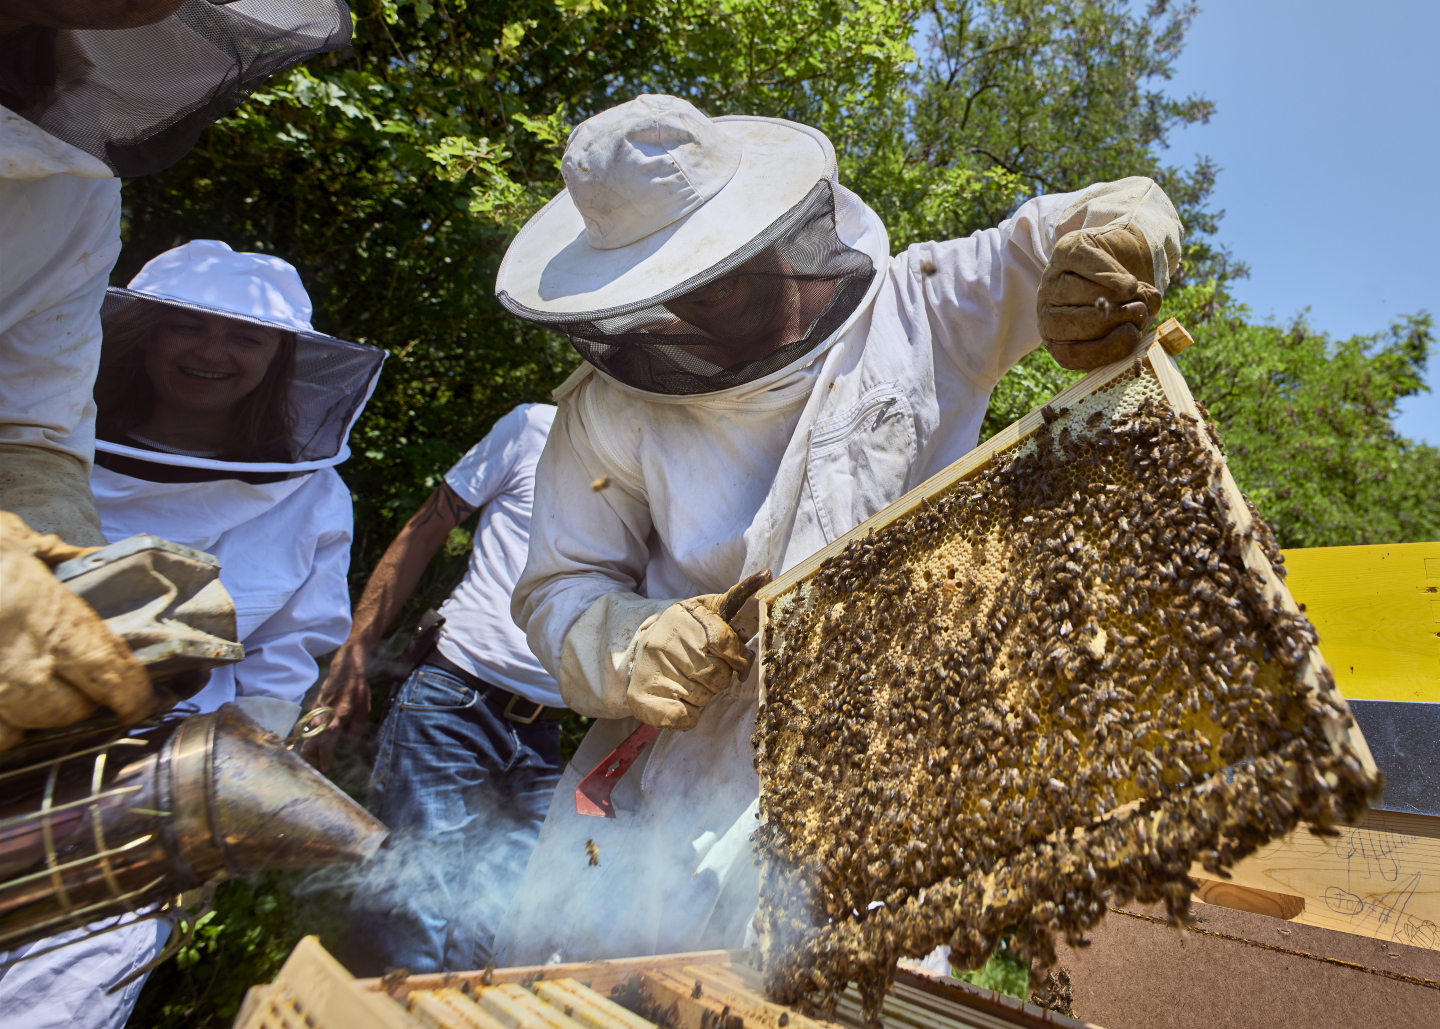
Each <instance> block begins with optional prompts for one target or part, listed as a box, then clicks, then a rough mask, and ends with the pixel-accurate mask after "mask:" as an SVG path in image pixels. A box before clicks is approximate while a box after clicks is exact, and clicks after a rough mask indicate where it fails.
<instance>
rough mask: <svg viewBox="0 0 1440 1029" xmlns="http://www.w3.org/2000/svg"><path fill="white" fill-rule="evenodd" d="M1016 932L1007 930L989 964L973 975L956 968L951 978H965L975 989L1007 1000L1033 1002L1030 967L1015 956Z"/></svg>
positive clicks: (993, 952)
mask: <svg viewBox="0 0 1440 1029" xmlns="http://www.w3.org/2000/svg"><path fill="white" fill-rule="evenodd" d="M1015 932H1016V931H1015V930H1013V929H1011V930H1007V931H1006V932H1005V933H1004V934H1003V935H1002V936H1001V937H1000V942H999V943H997V944H996V945H995V949H994V950H993V951H991V952H990V956H989V957H988V958H986V959H985V964H984V965H983V966H981V967H980V968H979V969H977V970H975V971H973V972H967V971H963V970H961V969H958V968H957V969H953V970H952V971H951V973H950V974H951V975H953V976H954V977H955V978H956V979H963V980H965V981H966V982H967V983H970V984H971V985H972V986H979V987H981V988H982V989H986V990H994V991H995V992H996V993H1003V994H1005V996H1007V997H1018V998H1019V999H1020V1000H1029V999H1030V966H1029V965H1028V964H1026V963H1025V962H1024V961H1021V960H1020V959H1019V958H1018V957H1016V956H1015V954H1014V952H1013V950H1012V949H1011V943H1012V942H1013V941H1014V938H1015Z"/></svg>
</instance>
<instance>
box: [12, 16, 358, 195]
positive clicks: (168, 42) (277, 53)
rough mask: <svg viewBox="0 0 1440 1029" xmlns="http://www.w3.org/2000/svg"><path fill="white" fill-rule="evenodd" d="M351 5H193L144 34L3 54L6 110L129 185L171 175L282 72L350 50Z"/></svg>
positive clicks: (19, 40)
mask: <svg viewBox="0 0 1440 1029" xmlns="http://www.w3.org/2000/svg"><path fill="white" fill-rule="evenodd" d="M350 34H351V25H350V11H349V8H347V7H346V5H345V3H344V2H343V0H184V2H183V3H182V4H181V5H180V7H179V8H178V9H176V11H175V13H174V14H172V15H170V16H169V17H168V18H165V19H162V20H161V21H158V22H156V23H155V24H153V25H145V26H141V27H139V28H133V29H60V30H55V29H44V28H38V27H35V26H31V27H29V28H26V29H22V30H21V31H19V32H17V33H15V34H13V35H11V36H10V37H8V38H7V39H6V40H5V41H4V42H3V43H0V104H3V105H4V106H5V107H8V108H9V109H10V110H12V111H14V112H15V113H16V114H18V115H20V116H21V117H23V118H26V119H28V120H29V121H32V122H34V123H35V124H36V125H38V126H40V128H42V129H44V130H45V131H46V132H48V133H50V134H51V135H52V136H56V137H58V138H60V139H63V140H64V141H65V142H67V143H70V144H71V145H73V146H76V147H78V148H80V149H81V150H84V151H85V152H86V153H89V154H93V155H94V156H95V157H98V158H99V159H100V160H102V161H104V162H105V163H106V164H108V165H109V166H110V167H111V168H112V169H113V170H114V171H115V173H116V174H117V175H120V176H123V177H127V178H128V177H131V176H136V175H149V174H152V173H154V172H158V171H162V170H164V169H165V168H168V167H169V166H170V165H172V164H174V163H175V162H176V161H178V160H179V159H180V158H181V157H183V156H184V155H185V153H186V151H188V150H189V149H190V147H191V146H193V145H194V143H195V140H196V139H197V138H198V137H199V135H200V133H201V131H202V130H203V129H204V128H205V127H206V126H207V125H209V124H210V123H211V122H213V121H215V120H216V119H217V118H222V117H224V116H225V115H227V114H229V113H230V112H231V111H233V110H234V109H235V108H236V107H238V106H239V105H240V103H241V102H242V101H244V100H245V98H246V97H248V96H249V95H250V94H251V93H253V92H254V91H255V90H256V89H258V88H259V87H260V86H261V84H262V83H264V81H265V80H266V79H267V78H269V77H270V76H271V75H274V74H275V73H276V72H279V71H284V70H285V69H286V68H290V67H292V66H294V65H295V64H298V63H299V62H301V61H303V60H305V59H307V58H309V57H313V56H314V55H316V54H319V53H325V52H327V51H331V50H338V49H340V48H341V47H343V46H345V45H346V44H347V43H349V42H350Z"/></svg>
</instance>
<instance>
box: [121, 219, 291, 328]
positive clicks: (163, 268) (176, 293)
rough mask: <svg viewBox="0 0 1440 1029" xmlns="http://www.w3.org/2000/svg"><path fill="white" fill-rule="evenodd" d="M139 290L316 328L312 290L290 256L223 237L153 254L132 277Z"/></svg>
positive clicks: (277, 323)
mask: <svg viewBox="0 0 1440 1029" xmlns="http://www.w3.org/2000/svg"><path fill="white" fill-rule="evenodd" d="M129 288H130V289H132V290H134V291H135V292H137V293H149V294H151V295H152V296H157V297H165V298H166V299H169V300H180V301H183V302H185V303H189V304H199V305H201V306H203V307H212V308H216V309H218V310H221V311H228V312H230V313H232V314H237V315H242V316H244V317H246V318H255V319H258V320H260V321H265V322H272V323H274V324H276V325H283V326H285V327H286V328H289V329H293V330H295V331H297V332H313V331H314V329H313V327H312V326H311V324H310V316H311V313H312V311H313V307H312V305H311V303H310V294H308V293H306V292H305V286H304V284H303V283H301V281H300V273H299V272H297V271H296V270H295V266H294V265H292V264H290V263H289V262H288V261H282V260H281V259H280V258H278V257H271V256H269V255H267V254H251V253H243V252H240V253H237V252H236V251H234V250H231V249H230V247H229V245H228V244H226V243H222V242H221V241H220V240H218V239H192V240H191V241H190V242H189V243H186V244H185V245H184V246H178V247H176V248H175V249H173V250H167V251H165V252H164V253H163V254H161V255H159V256H158V257H155V258H153V259H151V260H150V261H149V262H147V263H146V265H145V267H143V268H141V269H140V274H138V275H136V276H135V278H133V279H131V280H130V286H129Z"/></svg>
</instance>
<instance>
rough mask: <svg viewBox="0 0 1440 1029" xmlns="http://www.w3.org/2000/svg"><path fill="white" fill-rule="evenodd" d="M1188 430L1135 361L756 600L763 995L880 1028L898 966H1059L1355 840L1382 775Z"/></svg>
mask: <svg viewBox="0 0 1440 1029" xmlns="http://www.w3.org/2000/svg"><path fill="white" fill-rule="evenodd" d="M1160 337H1161V338H1162V339H1164V340H1167V341H1169V340H1175V339H1182V340H1184V341H1186V342H1188V337H1187V336H1185V334H1184V332H1183V330H1181V329H1179V327H1178V325H1175V324H1174V323H1168V324H1167V326H1165V327H1162V330H1161V333H1160ZM1172 345H1173V344H1172ZM1200 414H1201V412H1200V410H1199V409H1197V406H1196V404H1195V402H1194V400H1193V399H1192V397H1191V396H1190V392H1189V389H1188V388H1187V387H1186V385H1185V382H1184V379H1183V378H1182V377H1181V376H1180V373H1179V371H1178V369H1177V368H1176V366H1175V364H1174V361H1173V359H1172V357H1171V356H1170V354H1169V353H1167V351H1166V349H1165V347H1164V346H1162V345H1161V344H1160V343H1152V344H1151V345H1149V346H1147V347H1142V348H1141V350H1140V351H1139V352H1138V353H1137V354H1136V356H1135V357H1133V358H1131V359H1129V360H1127V361H1123V362H1119V363H1117V364H1115V365H1111V366H1109V367H1107V368H1105V369H1101V370H1099V371H1097V372H1094V373H1092V374H1091V375H1089V376H1088V377H1087V378H1085V379H1084V380H1082V381H1081V382H1079V383H1077V384H1076V385H1075V386H1074V387H1072V388H1071V389H1070V390H1067V391H1066V392H1065V393H1063V394H1061V395H1060V396H1059V397H1057V398H1056V399H1055V400H1054V401H1052V403H1051V404H1050V405H1047V406H1046V407H1045V408H1044V409H1042V411H1040V412H1036V413H1034V414H1032V415H1030V416H1027V418H1025V419H1022V420H1021V421H1020V422H1017V423H1016V424H1015V425H1013V426H1011V427H1010V428H1009V429H1007V430H1006V431H1005V432H1002V433H1001V434H999V436H997V437H996V438H995V439H994V440H992V441H991V442H990V443H988V444H987V445H986V446H985V447H982V448H980V449H979V450H977V451H975V452H973V453H972V454H970V455H968V456H967V457H966V458H964V459H962V460H961V461H960V462H957V464H956V465H954V466H952V467H951V468H950V469H948V470H947V471H946V472H944V473H942V474H941V475H939V476H937V477H936V478H935V479H932V480H931V481H930V482H928V483H926V484H925V485H923V486H921V487H920V488H919V489H917V490H915V491H914V492H913V493H911V494H909V495H907V496H906V497H904V498H902V499H901V500H900V501H898V502H897V503H896V504H895V505H892V507H891V508H888V509H887V510H886V511H883V512H881V513H880V514H878V515H876V516H875V517H874V518H872V519H871V520H870V521H869V522H867V523H865V524H864V525H862V526H860V527H859V528H858V529H856V530H855V531H854V532H852V533H850V534H849V535H847V536H846V537H844V538H842V539H840V540H838V541H836V543H835V544H834V545H832V546H831V547H829V548H827V549H826V550H825V551H823V552H822V553H821V554H819V555H817V556H816V557H815V558H814V559H812V560H811V561H809V562H807V563H805V564H803V565H801V566H798V567H797V568H795V569H793V570H792V571H791V572H790V573H789V574H787V575H786V576H785V577H784V578H782V579H780V580H778V581H777V582H776V583H774V584H773V585H771V586H770V587H769V588H767V589H766V590H765V591H764V592H762V594H761V602H762V603H761V606H762V615H763V623H762V624H763V627H762V642H761V650H762V658H761V659H762V663H763V669H762V687H763V693H762V705H761V710H760V714H759V717H758V720H757V730H756V734H755V744H756V747H757V751H758V762H759V764H758V767H759V770H760V776H761V790H762V795H761V817H762V823H763V824H762V826H761V829H760V833H759V842H760V848H761V851H762V856H763V861H764V867H763V872H762V880H761V910H760V930H761V937H762V949H763V952H764V960H765V968H766V975H767V985H768V988H769V990H770V991H771V994H772V996H774V997H776V998H777V999H780V1000H783V1001H795V1000H798V999H800V998H802V997H810V998H812V999H816V1000H818V1001H819V1002H820V1003H821V1004H822V1006H824V1005H826V1004H827V1003H829V1002H831V1001H832V999H833V998H834V997H835V996H836V994H837V992H838V991H840V990H843V989H844V988H845V984H846V983H847V982H850V981H854V982H857V983H858V984H860V987H861V992H862V994H863V995H864V996H865V997H866V1000H867V1004H868V1006H869V1008H870V1010H871V1012H872V1013H873V1012H874V1011H875V1010H876V1009H877V1007H878V1004H879V1002H880V998H881V997H882V996H883V991H884V989H885V986H886V984H887V982H888V981H889V979H890V977H891V976H892V975H893V969H894V967H895V961H896V960H897V959H898V958H900V957H918V956H922V955H924V954H926V953H928V952H929V951H931V950H932V949H933V948H935V947H936V946H939V945H941V944H948V945H949V946H950V947H951V948H952V956H953V959H954V960H956V961H957V962H961V963H965V964H969V965H971V966H974V965H977V964H979V963H980V962H982V961H984V959H985V957H986V955H987V954H989V952H990V951H991V950H992V949H993V947H994V946H995V944H996V942H997V940H998V939H999V937H1000V933H1001V931H1002V930H1003V929H1005V928H1006V927H1010V926H1018V927H1020V928H1021V934H1020V937H1019V938H1018V945H1019V947H1020V949H1021V952H1022V953H1023V954H1026V955H1028V956H1034V957H1038V958H1039V959H1041V960H1042V961H1045V960H1053V941H1054V939H1055V938H1056V937H1057V936H1061V935H1064V936H1065V937H1067V938H1068V939H1070V940H1072V941H1075V940H1078V939H1079V938H1080V936H1081V934H1082V932H1083V930H1084V929H1085V928H1086V927H1087V926H1090V925H1093V924H1095V923H1096V922H1097V921H1098V920H1099V919H1100V918H1101V917H1102V916H1103V915H1104V912H1105V909H1106V906H1107V905H1110V904H1116V903H1124V902H1127V901H1129V900H1132V899H1134V900H1140V901H1158V900H1164V901H1165V902H1166V903H1167V905H1168V907H1169V910H1170V912H1171V916H1172V917H1173V918H1175V919H1177V920H1179V919H1182V918H1183V917H1184V912H1185V910H1186V907H1187V904H1188V901H1189V895H1190V892H1191V889H1192V884H1191V882H1190V880H1189V879H1187V878H1186V873H1187V872H1188V871H1189V869H1190V867H1191V863H1192V861H1198V862H1200V863H1201V864H1202V865H1203V866H1204V867H1205V868H1206V869H1208V870H1211V871H1213V872H1215V873H1216V874H1223V871H1222V870H1223V869H1224V868H1225V867H1227V866H1229V865H1230V864H1232V863H1233V862H1235V861H1236V860H1238V859H1239V858H1241V857H1243V856H1245V855H1246V854H1248V853H1250V852H1252V851H1253V850H1254V849H1255V848H1256V847H1257V846H1259V845H1260V844H1262V843H1264V842H1265V841H1267V840H1269V839H1271V838H1273V837H1275V836H1277V835H1280V834H1283V833H1285V832H1287V831H1289V830H1290V829H1292V828H1294V826H1295V825H1296V823H1297V821H1298V820H1300V819H1304V820H1306V821H1309V822H1312V823H1314V824H1315V825H1317V826H1319V827H1322V829H1323V827H1327V826H1330V825H1332V824H1334V823H1336V822H1341V821H1347V822H1348V821H1353V820H1354V819H1355V818H1356V817H1358V815H1359V813H1360V812H1361V810H1362V809H1363V807H1364V805H1365V802H1366V800H1367V798H1368V797H1370V796H1371V795H1373V794H1374V792H1375V791H1376V789H1377V788H1378V782H1377V780H1378V776H1377V773H1376V771H1375V767H1374V764H1373V762H1372V760H1371V758H1370V753H1369V750H1368V749H1367V747H1366V746H1365V742H1364V740H1363V738H1361V736H1360V734H1359V731H1358V730H1357V729H1355V728H1354V722H1353V720H1352V719H1351V717H1350V714H1349V710H1348V708H1347V706H1346V703H1345V701H1344V699H1343V698H1342V697H1341V696H1340V694H1339V692H1338V691H1337V690H1336V689H1335V685H1334V681H1333V679H1332V677H1331V675H1330V673H1329V670H1328V669H1327V668H1326V667H1325V664H1324V661H1323V659H1322V658H1321V656H1320V653H1319V651H1318V650H1317V649H1316V646H1315V644H1316V637H1315V632H1314V630H1313V629H1312V628H1311V626H1310V624H1309V623H1308V622H1307V621H1306V620H1305V618H1304V616H1303V615H1302V614H1301V613H1300V611H1299V610H1298V608H1297V607H1296V605H1295V603H1294V601H1293V600H1292V599H1291V597H1290V595H1289V593H1288V592H1287V591H1286V589H1285V586H1284V584H1283V581H1282V579H1281V575H1282V574H1283V569H1281V568H1280V567H1279V564H1278V562H1279V561H1280V557H1279V553H1278V550H1277V548H1276V547H1275V544H1274V540H1273V538H1272V536H1271V534H1270V532H1269V530H1268V529H1267V528H1266V526H1265V525H1264V524H1263V523H1261V522H1260V521H1259V519H1258V518H1257V517H1256V515H1255V512H1254V510H1253V508H1251V507H1250V506H1249V505H1248V502H1247V501H1246V500H1245V498H1244V497H1243V495H1242V494H1241V493H1240V492H1239V490H1238V488H1237V487H1236V486H1235V484H1234V481H1233V479H1231V477H1230V473H1229V471H1228V469H1227V468H1226V467H1225V460H1224V456H1223V454H1222V452H1221V451H1220V449H1219V446H1218V441H1217V440H1216V438H1215V437H1214V434H1213V430H1212V429H1209V428H1208V427H1207V426H1206V424H1205V423H1204V422H1203V421H1202V420H1201V417H1200Z"/></svg>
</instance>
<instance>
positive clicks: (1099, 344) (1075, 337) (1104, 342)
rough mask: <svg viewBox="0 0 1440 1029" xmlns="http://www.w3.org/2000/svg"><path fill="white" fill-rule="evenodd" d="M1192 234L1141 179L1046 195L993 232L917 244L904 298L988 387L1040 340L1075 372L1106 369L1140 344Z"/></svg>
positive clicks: (904, 262)
mask: <svg viewBox="0 0 1440 1029" xmlns="http://www.w3.org/2000/svg"><path fill="white" fill-rule="evenodd" d="M1183 236H1184V227H1183V226H1182V225H1181V224H1180V219H1179V216H1178V215H1177V214H1176V213H1175V208H1174V206H1173V205H1172V204H1171V203H1170V198H1169V197H1167V196H1166V195H1165V192H1164V190H1162V189H1161V188H1160V187H1159V186H1158V185H1156V184H1155V183H1154V182H1152V181H1151V180H1150V179H1147V178H1144V177H1141V176H1134V177H1132V178H1128V179H1121V180H1119V181H1117V182H1102V183H1096V184H1095V185H1093V186H1089V187H1087V188H1085V189H1083V190H1079V191H1077V192H1074V193H1056V194H1051V195H1048V196H1040V197H1035V198H1034V199H1032V200H1027V201H1026V202H1025V203H1023V204H1021V205H1020V208H1019V209H1018V210H1017V211H1016V212H1015V214H1014V215H1012V216H1011V217H1009V218H1007V219H1005V220H1004V221H1003V222H1001V223H1000V224H999V225H997V226H995V227H994V228H990V229H983V230H981V231H979V232H975V233H973V234H972V235H970V236H966V237H964V238H963V239H952V240H947V241H944V242H939V243H917V244H914V245H913V246H911V247H909V248H908V249H907V250H906V252H905V253H904V254H903V255H902V256H901V258H900V259H899V265H900V268H903V274H904V276H905V277H904V279H903V280H902V289H903V290H904V293H905V300H904V301H903V303H904V306H905V307H907V308H909V309H910V310H919V309H921V308H922V307H923V309H924V310H925V311H926V312H927V315H928V318H929V322H930V327H931V331H932V333H933V338H934V340H935V343H936V344H937V349H939V350H941V351H943V352H944V353H946V354H947V355H948V356H949V357H950V359H951V360H952V361H953V362H954V363H955V365H956V366H957V367H958V369H959V370H960V372H961V373H962V374H963V375H964V376H965V378H966V379H968V380H969V381H970V382H971V383H972V384H973V385H974V387H975V388H976V389H978V390H980V391H982V392H986V393H988V391H989V390H990V389H992V388H993V387H994V385H995V383H996V382H998V381H999V379H1000V377H1001V376H1002V375H1004V374H1005V372H1007V371H1008V370H1009V369H1010V368H1011V366H1013V365H1014V364H1015V362H1017V361H1019V360H1020V358H1022V357H1024V356H1025V354H1027V353H1028V352H1029V351H1031V350H1032V349H1034V348H1035V346H1037V345H1038V344H1041V343H1043V344H1044V345H1045V348H1046V349H1047V350H1049V351H1050V354H1051V356H1052V357H1054V358H1055V360H1056V361H1057V362H1059V363H1060V364H1061V365H1062V366H1064V367H1066V368H1077V369H1084V370H1088V369H1091V368H1098V367H1100V366H1101V365H1104V364H1108V363H1110V362H1111V361H1115V360H1119V359H1120V358H1121V357H1124V356H1125V355H1126V354H1128V353H1130V352H1131V351H1132V350H1134V349H1135V345H1136V344H1137V343H1138V342H1139V341H1140V337H1141V335H1142V334H1143V332H1144V330H1145V327H1146V324H1147V323H1148V322H1149V321H1150V320H1151V319H1152V318H1153V316H1154V314H1155V312H1156V311H1157V310H1158V309H1159V306H1160V298H1161V296H1163V294H1164V292H1165V289H1166V287H1167V286H1168V285H1169V282H1170V279H1171V277H1172V276H1173V275H1174V274H1175V272H1176V271H1177V269H1178V268H1179V264H1180V245H1181V241H1182V239H1183ZM897 270H898V269H897Z"/></svg>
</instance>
